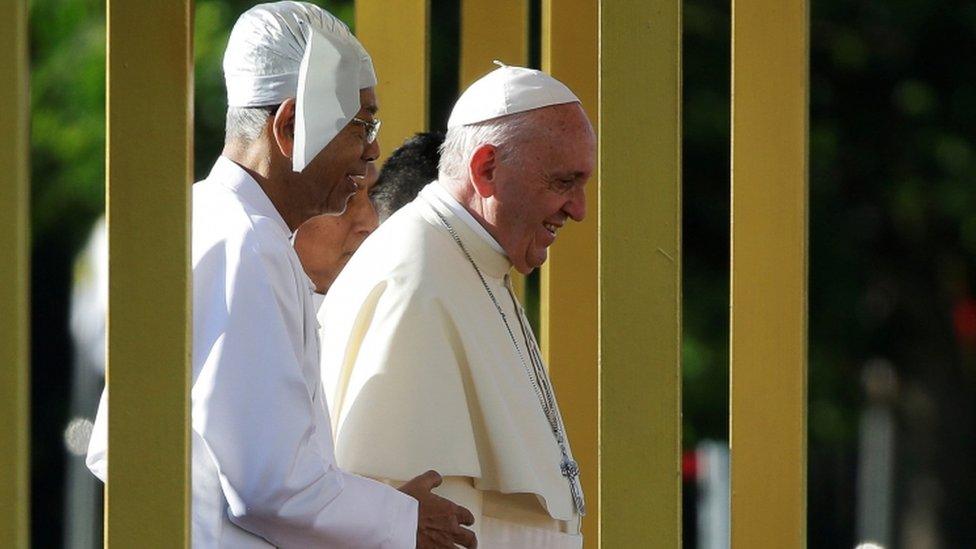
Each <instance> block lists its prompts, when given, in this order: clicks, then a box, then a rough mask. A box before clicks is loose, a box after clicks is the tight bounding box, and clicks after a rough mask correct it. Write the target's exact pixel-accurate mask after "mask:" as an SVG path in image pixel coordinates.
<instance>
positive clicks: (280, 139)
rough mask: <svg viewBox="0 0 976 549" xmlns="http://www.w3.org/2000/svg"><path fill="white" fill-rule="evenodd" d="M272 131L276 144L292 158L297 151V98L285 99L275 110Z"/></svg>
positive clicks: (284, 154) (283, 153)
mask: <svg viewBox="0 0 976 549" xmlns="http://www.w3.org/2000/svg"><path fill="white" fill-rule="evenodd" d="M271 132H272V134H273V135H274V140H275V144H277V145H278V150H280V151H281V154H282V155H283V156H284V157H285V158H291V157H292V154H293V153H294V151H295V99H294V98H289V99H285V102H284V103H282V104H281V105H280V106H279V107H278V110H277V111H276V112H275V115H274V118H273V119H272V121H271Z"/></svg>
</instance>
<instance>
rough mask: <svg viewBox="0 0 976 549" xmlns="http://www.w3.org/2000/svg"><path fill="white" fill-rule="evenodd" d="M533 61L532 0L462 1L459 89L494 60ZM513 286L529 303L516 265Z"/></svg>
mask: <svg viewBox="0 0 976 549" xmlns="http://www.w3.org/2000/svg"><path fill="white" fill-rule="evenodd" d="M496 59H497V60H499V61H501V62H502V63H505V64H506V65H518V66H520V67H525V66H527V65H528V64H529V3H528V0H505V1H504V2H498V1H497V0H462V1H461V63H460V64H461V75H460V81H459V84H460V87H459V89H458V93H461V92H463V91H464V90H465V89H466V88H467V87H468V86H469V85H471V84H472V83H473V82H474V81H475V80H477V79H478V78H481V77H482V76H484V75H485V74H487V73H489V72H491V71H493V70H495V69H496V68H497V66H496V65H495V64H494V63H493V62H492V61H494V60H496ZM511 276H512V288H513V289H514V290H515V294H516V295H518V297H519V299H520V300H521V301H522V303H523V304H524V303H525V276H524V275H523V274H522V273H519V272H518V271H516V270H515V269H512V274H511Z"/></svg>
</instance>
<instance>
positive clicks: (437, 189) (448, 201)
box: [426, 181, 508, 257]
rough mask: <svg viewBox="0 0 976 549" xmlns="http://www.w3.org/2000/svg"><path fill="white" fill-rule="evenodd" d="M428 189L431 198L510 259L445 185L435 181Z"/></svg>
mask: <svg viewBox="0 0 976 549" xmlns="http://www.w3.org/2000/svg"><path fill="white" fill-rule="evenodd" d="M426 189H430V196H431V197H433V198H436V199H437V200H438V201H440V202H441V203H442V204H443V205H444V206H446V207H447V208H448V209H450V210H451V213H453V214H454V215H456V216H457V217H458V218H459V219H460V220H461V221H464V224H465V225H467V226H468V227H470V228H471V230H473V231H474V232H475V234H477V235H478V236H480V237H481V238H483V239H484V240H485V242H487V243H488V245H489V246H491V248H492V249H493V250H495V251H496V252H498V253H500V254H502V255H504V256H505V257H508V254H506V253H505V249H504V248H502V246H501V244H499V243H498V241H497V240H495V237H493V236H491V233H489V232H488V230H487V229H485V227H484V226H483V225H482V224H481V223H478V220H477V219H475V218H474V216H473V215H471V212H469V211H468V209H467V208H465V207H464V206H462V205H461V203H460V202H458V200H457V199H456V198H454V195H452V194H451V193H450V191H448V190H447V189H446V188H444V186H443V185H441V184H440V183H439V182H438V181H433V182H431V183H430V184H428V185H427V187H426Z"/></svg>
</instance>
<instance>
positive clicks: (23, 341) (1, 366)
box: [0, 0, 30, 549]
mask: <svg viewBox="0 0 976 549" xmlns="http://www.w3.org/2000/svg"><path fill="white" fill-rule="evenodd" d="M27 82H28V69H27V1H26V0H13V1H12V2H10V3H9V4H8V6H7V10H6V13H5V14H4V17H2V18H0V104H2V105H3V108H0V128H3V132H2V133H0V173H2V174H4V183H2V184H0V257H2V258H3V260H2V261H0V448H2V449H3V450H2V451H0V539H2V540H4V545H7V546H9V547H13V548H15V549H26V548H27V546H28V545H29V539H30V536H29V525H28V521H29V511H30V478H29V457H30V448H29V446H30V412H29V410H30V409H29V403H28V399H29V394H30V393H29V391H28V384H29V379H30V377H29V370H28V366H29V363H30V358H29V356H30V338H29V332H28V326H29V325H28V322H29V319H30V316H29V314H28V309H29V307H30V305H29V303H30V298H29V294H28V277H27V273H28V270H29V263H30V256H29V254H28V245H27V242H28V234H29V223H30V220H29V218H28V209H27V202H28V196H29V194H28V184H27V182H28V179H29V174H28V169H29V165H28V162H27V151H28V147H29V145H28V140H29V137H30V136H29V134H28V129H27V125H28V116H29V113H30V105H29V98H30V95H29V94H28V92H27V85H28V84H27Z"/></svg>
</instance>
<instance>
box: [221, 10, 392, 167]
mask: <svg viewBox="0 0 976 549" xmlns="http://www.w3.org/2000/svg"><path fill="white" fill-rule="evenodd" d="M224 81H225V82H226V85H227V106H228V107H263V106H269V105H278V104H280V103H282V102H284V101H285V100H286V99H288V98H290V97H294V98H295V101H296V110H295V151H294V155H293V158H292V169H293V170H295V171H296V172H300V171H302V170H303V169H305V167H306V166H307V165H308V164H309V163H310V162H311V161H312V159H313V158H315V156H316V155H317V154H318V153H319V152H321V151H322V149H323V148H325V146H326V145H328V144H329V142H330V141H332V139H333V138H335V136H336V135H337V134H338V133H339V131H340V130H342V128H344V127H345V126H346V124H348V123H349V121H350V120H352V118H353V117H354V116H355V115H356V113H357V112H359V108H360V104H359V90H361V89H363V88H369V87H373V86H375V85H376V74H375V73H374V72H373V62H372V60H371V59H370V57H369V54H368V53H366V50H365V49H364V48H363V46H362V44H360V43H359V40H357V39H356V37H355V36H353V34H352V33H351V32H350V31H349V27H347V26H346V25H345V23H343V22H342V21H340V20H339V19H337V18H336V17H335V16H333V15H332V14H330V13H329V12H327V11H325V10H323V9H322V8H320V7H318V6H315V5H313V4H309V3H307V2H275V3H271V4H259V5H257V6H254V7H253V8H251V9H249V10H247V11H246V12H244V14H243V15H241V17H240V18H239V19H238V20H237V23H236V24H235V25H234V29H233V30H232V31H231V34H230V39H229V40H228V43H227V50H226V51H225V52H224Z"/></svg>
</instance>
